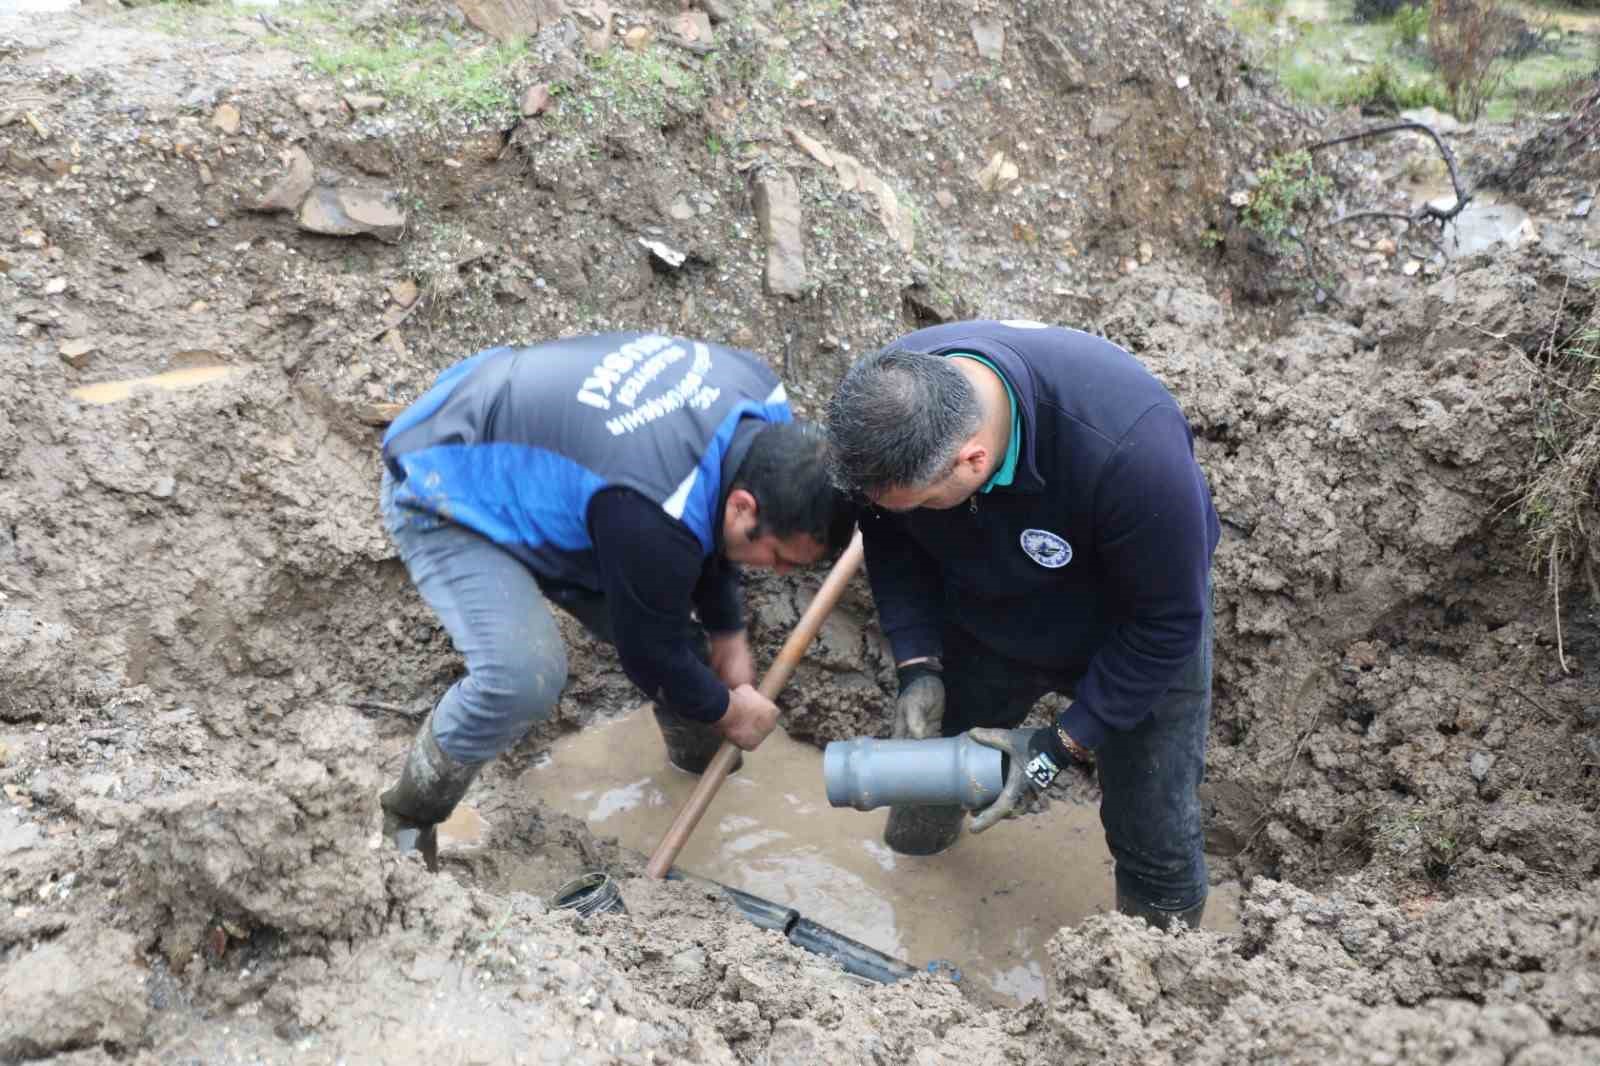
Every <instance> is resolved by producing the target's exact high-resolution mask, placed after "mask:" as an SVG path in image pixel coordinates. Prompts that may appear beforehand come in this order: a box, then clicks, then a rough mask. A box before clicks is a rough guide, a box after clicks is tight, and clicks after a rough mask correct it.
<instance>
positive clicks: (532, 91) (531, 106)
mask: <svg viewBox="0 0 1600 1066" xmlns="http://www.w3.org/2000/svg"><path fill="white" fill-rule="evenodd" d="M550 102H551V96H550V86H548V85H546V84H545V83H544V82H540V83H539V84H537V85H530V86H528V91H527V92H525V93H523V94H522V116H523V117H524V118H533V117H534V116H535V115H542V114H544V113H545V112H546V111H548V110H550Z"/></svg>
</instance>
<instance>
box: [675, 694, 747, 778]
mask: <svg viewBox="0 0 1600 1066" xmlns="http://www.w3.org/2000/svg"><path fill="white" fill-rule="evenodd" d="M653 710H654V711H655V714H656V725H658V726H660V727H661V739H662V741H664V742H665V743H666V745H667V761H668V762H670V763H671V764H672V765H673V766H676V767H677V768H678V769H680V770H683V771H685V772H686V773H691V774H695V775H697V776H698V775H700V774H703V773H705V772H706V767H707V766H710V765H711V757H712V756H713V755H715V754H716V753H717V749H718V748H720V747H722V734H721V733H718V732H717V731H716V730H715V729H713V728H711V726H709V725H708V724H706V723H705V722H697V721H695V720H694V719H693V718H685V717H683V716H682V715H681V714H676V713H674V712H672V711H664V710H662V709H661V708H660V707H655V708H653ZM743 765H744V754H743V753H742V752H741V753H740V755H739V757H738V758H737V759H735V760H733V768H732V769H731V770H729V771H728V773H730V774H736V773H738V772H739V767H741V766H743Z"/></svg>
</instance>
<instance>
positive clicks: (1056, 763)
mask: <svg viewBox="0 0 1600 1066" xmlns="http://www.w3.org/2000/svg"><path fill="white" fill-rule="evenodd" d="M967 735H968V736H970V737H971V738H972V739H973V740H975V741H977V742H978V743H979V744H982V745H984V746H985V747H989V748H997V749H999V750H1000V751H1002V752H1004V753H1005V754H1006V755H1007V756H1008V759H1007V762H1006V771H1005V773H1006V783H1005V785H1004V787H1002V788H1001V789H1000V795H999V796H998V797H997V798H996V799H995V801H994V802H993V803H991V804H989V806H987V807H985V808H984V809H983V810H982V811H979V812H978V813H977V814H976V815H975V816H974V817H973V819H972V822H971V824H970V826H969V828H970V829H971V830H972V831H973V832H974V833H981V832H983V831H984V830H985V829H988V828H989V827H990V826H992V825H994V824H995V823H996V822H998V821H1000V820H1001V819H1002V818H1010V817H1012V816H1013V815H1015V814H1017V813H1019V812H1018V811H1017V807H1018V805H1019V804H1021V802H1022V800H1023V793H1024V792H1025V791H1028V790H1032V791H1035V792H1043V791H1044V790H1045V789H1046V788H1049V787H1050V782H1052V781H1054V780H1055V779H1056V775H1057V774H1059V773H1060V772H1061V771H1062V770H1063V769H1065V768H1066V766H1067V765H1068V762H1069V759H1068V758H1067V756H1066V754H1065V753H1064V752H1063V751H1062V750H1061V749H1060V746H1059V745H1058V744H1057V742H1056V740H1055V729H1053V728H1051V727H1045V728H1042V729H974V730H972V731H970V732H969V733H968V734H967Z"/></svg>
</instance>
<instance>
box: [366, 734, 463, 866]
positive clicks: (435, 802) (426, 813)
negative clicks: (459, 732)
mask: <svg viewBox="0 0 1600 1066" xmlns="http://www.w3.org/2000/svg"><path fill="white" fill-rule="evenodd" d="M482 765H483V764H482V763H461V762H457V761H456V760H454V759H452V758H451V757H450V756H448V755H446V754H445V753H444V751H443V749H441V748H440V747H439V742H438V741H436V740H434V739H433V715H432V714H429V715H428V717H427V718H425V719H423V722H422V728H421V729H419V730H417V737H416V739H415V740H413V741H412V742H411V753H410V754H409V755H407V756H406V765H405V768H404V769H403V770H401V771H400V780H399V782H398V783H396V784H395V786H394V787H393V788H391V789H389V791H387V792H385V793H384V794H383V795H382V796H380V797H379V798H378V802H379V803H380V804H382V806H383V835H384V836H386V837H388V838H389V839H390V840H392V841H394V846H395V847H396V848H398V849H399V850H401V851H420V852H422V859H423V861H424V862H426V863H427V864H428V869H430V870H433V871H435V872H437V871H438V869H439V833H438V826H439V823H440V822H442V821H444V820H445V819H446V818H448V817H450V812H451V811H453V810H455V809H456V804H458V803H460V802H461V797H462V796H465V795H466V794H467V789H468V787H470V786H471V784H472V780H473V778H475V777H477V776H478V769H479V768H480V767H481V766H482Z"/></svg>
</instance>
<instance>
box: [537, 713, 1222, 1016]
mask: <svg viewBox="0 0 1600 1066" xmlns="http://www.w3.org/2000/svg"><path fill="white" fill-rule="evenodd" d="M514 787H516V788H519V789H525V790H527V792H528V793H529V794H530V795H533V796H536V797H537V798H538V799H539V801H540V802H541V803H542V804H544V805H545V806H548V807H551V808H553V809H555V810H558V811H561V812H562V813H564V814H570V815H573V816H574V817H578V818H582V819H583V820H584V821H585V823H586V824H587V825H588V826H589V828H590V829H591V830H592V831H593V832H594V833H595V834H596V835H597V836H601V837H615V838H616V840H617V842H618V843H619V844H620V845H621V846H623V847H625V848H629V849H631V850H633V851H638V852H643V853H646V854H648V853H650V852H652V851H653V850H654V849H655V845H656V844H657V842H659V841H660V839H661V837H662V835H663V834H664V833H665V831H666V829H667V827H668V826H669V825H670V824H671V823H672V820H673V818H674V817H676V815H677V813H678V811H679V810H680V809H682V807H683V804H684V802H685V800H687V799H688V796H689V793H690V792H691V791H692V789H693V787H694V778H692V777H690V776H689V775H688V774H684V773H682V772H681V771H677V770H675V769H673V768H672V767H671V766H670V765H669V764H667V763H666V762H665V759H664V757H663V749H662V746H661V740H660V733H659V731H658V730H657V729H656V727H655V723H654V721H653V719H652V718H651V717H650V715H649V714H648V713H647V712H645V711H642V710H641V711H635V712H633V713H632V714H629V715H627V716H625V717H623V718H620V719H617V720H613V721H607V722H598V723H594V724H591V725H590V726H589V727H588V728H586V729H584V730H583V731H582V732H581V733H578V734H576V735H574V736H571V737H567V738H565V739H563V740H560V741H558V742H557V743H556V744H555V745H554V746H553V747H552V748H551V750H550V753H549V755H548V756H547V758H546V760H544V761H542V762H541V763H540V764H539V765H537V766H535V767H533V768H532V769H530V770H528V771H526V772H525V773H524V774H523V775H522V776H521V777H520V778H518V779H517V781H516V783H515V786H514ZM887 817H888V812H887V810H878V811H871V812H865V813H864V812H860V811H856V810H852V809H849V808H845V809H837V808H833V807H830V806H829V805H828V802H827V796H826V795H825V793H824V790H823V787H822V758H821V753H820V752H819V751H818V750H817V749H816V748H815V747H813V746H811V745H809V744H801V743H798V742H796V741H794V740H791V739H790V738H789V737H787V736H783V735H777V736H774V737H772V738H771V739H769V740H768V741H767V742H766V743H765V744H763V745H762V747H761V750H760V751H759V752H757V753H755V754H754V755H750V756H747V757H746V759H745V765H744V768H743V769H742V770H740V772H739V773H738V774H736V775H734V776H733V777H732V778H730V779H729V780H728V782H727V784H726V785H724V786H723V790H722V792H721V793H720V794H719V795H718V798H717V801H716V802H715V804H714V805H713V807H712V809H711V810H709V811H708V812H707V814H706V816H705V819H704V821H703V822H702V823H701V827H700V828H699V829H697V830H696V832H695V835H694V837H692V838H691V839H690V841H689V844H688V846H687V847H686V848H685V849H684V850H683V852H682V854H681V855H680V856H679V858H678V862H677V866H678V868H679V869H681V870H683V871H686V872H689V873H692V874H695V875H698V876H700V877H706V878H711V879H712V880H714V881H717V882H720V883H722V884H725V885H730V886H732V887H734V888H738V889H743V890H745V891H747V892H752V893H754V894H756V895H758V896H761V897H762V898H764V899H768V900H771V901H772V902H774V903H778V904H781V905H783V906H788V907H793V908H795V909H796V910H798V911H799V912H800V914H801V916H802V917H805V918H809V919H811V920H812V921H814V922H818V923H820V924H822V925H825V926H827V927H828V928H830V929H833V930H835V931H837V932H840V933H843V934H844V935H846V936H848V937H851V938H852V939H855V940H859V941H861V942H862V943H864V944H866V945H867V946H869V947H872V948H876V949H877V950H879V951H882V952H885V953H887V954H889V955H891V956H893V957H895V958H899V959H903V960H906V961H908V962H910V963H911V964H912V965H915V966H919V967H920V966H922V965H924V964H927V963H931V962H935V961H943V962H947V963H950V964H951V965H953V966H955V967H956V968H958V969H959V970H960V971H961V973H962V974H963V975H964V977H965V980H966V982H967V983H968V984H970V985H971V986H973V988H974V991H975V993H977V994H980V995H981V996H982V997H983V998H985V999H988V1000H991V1001H995V1002H1011V1003H1020V1002H1024V1001H1027V1000H1029V999H1037V998H1041V997H1042V996H1043V994H1044V975H1045V962H1046V959H1045V955H1044V943H1045V941H1047V940H1048V939H1049V938H1050V935H1051V934H1052V933H1054V931H1055V930H1056V929H1058V928H1060V927H1061V926H1063V925H1076V924H1077V923H1078V922H1079V921H1081V920H1082V919H1083V918H1085V917H1087V916H1088V915H1091V914H1096V913H1105V912H1107V911H1110V910H1111V909H1113V903H1114V900H1113V892H1112V886H1111V857H1110V854H1109V853H1108V852H1107V851H1106V847H1105V839H1104V835H1103V833H1102V831H1101V829H1100V818H1099V814H1098V812H1097V810H1096V808H1095V807H1094V806H1093V805H1090V804H1078V803H1055V804H1051V805H1050V807H1049V808H1048V809H1047V810H1045V811H1043V812H1040V813H1036V814H1029V815H1026V816H1024V817H1022V818H1018V819H1015V820H1014V821H1010V822H1007V823H1006V824H1005V825H1004V826H1002V827H1000V828H999V829H997V830H995V831H993V832H990V833H984V834H978V835H974V834H967V835H966V836H964V837H963V838H962V840H961V842H960V843H959V844H958V845H957V846H956V847H954V848H952V849H951V850H949V851H947V852H945V853H944V854H943V855H937V856H931V857H926V858H923V857H917V856H909V855H897V854H895V853H894V852H893V851H890V850H889V849H888V848H887V847H885V845H884V843H883V828H884V822H885V820H886V819H887ZM513 887H514V886H513ZM1213 904H1214V905H1213V907H1212V908H1211V909H1210V910H1209V911H1208V914H1207V919H1208V921H1207V927H1208V928H1214V929H1219V930H1223V931H1228V930H1233V929H1236V928H1237V920H1236V914H1235V913H1234V912H1233V908H1234V907H1236V905H1237V886H1229V887H1225V888H1223V889H1222V890H1221V891H1218V892H1217V893H1216V894H1215V896H1214V898H1213Z"/></svg>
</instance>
